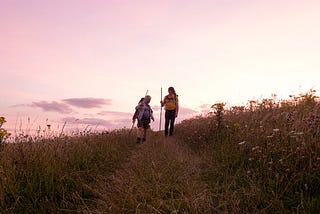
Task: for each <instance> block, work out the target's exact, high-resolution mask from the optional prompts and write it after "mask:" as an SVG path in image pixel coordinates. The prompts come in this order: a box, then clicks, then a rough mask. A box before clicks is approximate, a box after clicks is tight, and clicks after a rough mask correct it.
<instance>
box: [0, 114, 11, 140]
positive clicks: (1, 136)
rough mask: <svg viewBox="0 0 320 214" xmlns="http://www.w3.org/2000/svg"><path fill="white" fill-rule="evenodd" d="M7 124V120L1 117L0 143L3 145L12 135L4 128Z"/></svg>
mask: <svg viewBox="0 0 320 214" xmlns="http://www.w3.org/2000/svg"><path fill="white" fill-rule="evenodd" d="M5 122H7V121H6V118H4V117H0V143H2V142H3V141H4V140H5V139H6V138H8V137H9V136H10V135H11V134H10V133H9V132H8V131H7V130H5V129H4V128H2V126H3V124H4V123H5Z"/></svg>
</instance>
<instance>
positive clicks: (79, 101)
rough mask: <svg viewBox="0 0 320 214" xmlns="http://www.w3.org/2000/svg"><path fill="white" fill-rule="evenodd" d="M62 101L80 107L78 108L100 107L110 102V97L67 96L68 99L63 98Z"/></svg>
mask: <svg viewBox="0 0 320 214" xmlns="http://www.w3.org/2000/svg"><path fill="white" fill-rule="evenodd" d="M62 102H64V103H67V104H69V105H72V106H75V107H80V108H101V107H103V106H104V105H110V104H111V100H110V99H101V98H93V97H85V98H69V99H63V100H62Z"/></svg>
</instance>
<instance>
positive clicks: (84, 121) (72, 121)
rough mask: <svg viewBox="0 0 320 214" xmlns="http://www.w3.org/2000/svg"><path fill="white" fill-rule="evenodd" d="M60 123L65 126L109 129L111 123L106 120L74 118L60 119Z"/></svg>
mask: <svg viewBox="0 0 320 214" xmlns="http://www.w3.org/2000/svg"><path fill="white" fill-rule="evenodd" d="M61 121H63V122H66V124H85V125H92V126H105V127H110V126H112V123H111V122H110V121H107V120H103V119H100V118H93V117H87V118H76V117H65V118H62V119H61Z"/></svg>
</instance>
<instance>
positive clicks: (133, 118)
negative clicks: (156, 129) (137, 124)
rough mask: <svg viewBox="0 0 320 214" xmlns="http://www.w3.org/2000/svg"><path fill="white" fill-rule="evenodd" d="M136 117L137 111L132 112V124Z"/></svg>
mask: <svg viewBox="0 0 320 214" xmlns="http://www.w3.org/2000/svg"><path fill="white" fill-rule="evenodd" d="M137 115H138V110H137V109H136V111H135V112H134V114H133V116H132V122H134V121H135V120H136V119H137Z"/></svg>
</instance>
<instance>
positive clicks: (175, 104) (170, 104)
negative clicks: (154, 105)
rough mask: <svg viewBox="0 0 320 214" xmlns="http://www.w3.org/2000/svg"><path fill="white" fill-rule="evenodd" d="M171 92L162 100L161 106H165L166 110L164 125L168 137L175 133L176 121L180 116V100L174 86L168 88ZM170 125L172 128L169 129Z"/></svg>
mask: <svg viewBox="0 0 320 214" xmlns="http://www.w3.org/2000/svg"><path fill="white" fill-rule="evenodd" d="M168 92H169V94H168V95H166V96H165V97H164V100H163V101H162V100H161V101H160V103H161V106H164V108H165V110H166V112H165V125H164V134H165V136H166V137H167V136H168V134H169V136H172V135H173V130H174V121H175V118H176V117H178V112H179V100H178V95H177V94H176V91H175V90H174V88H173V87H169V88H168ZM169 125H170V130H169Z"/></svg>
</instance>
